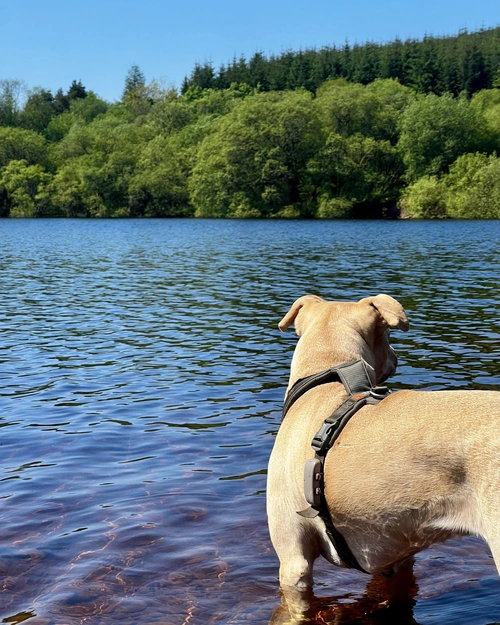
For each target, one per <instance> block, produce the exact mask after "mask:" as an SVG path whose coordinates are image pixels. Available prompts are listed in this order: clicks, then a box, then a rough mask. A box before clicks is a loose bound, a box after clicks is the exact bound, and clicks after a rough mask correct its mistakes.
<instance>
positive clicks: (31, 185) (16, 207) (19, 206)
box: [0, 160, 52, 217]
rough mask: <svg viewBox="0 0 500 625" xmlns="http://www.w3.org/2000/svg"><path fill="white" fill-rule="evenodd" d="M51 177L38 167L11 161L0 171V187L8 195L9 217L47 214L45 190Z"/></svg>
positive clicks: (20, 161) (24, 162) (25, 162)
mask: <svg viewBox="0 0 500 625" xmlns="http://www.w3.org/2000/svg"><path fill="white" fill-rule="evenodd" d="M51 178H52V176H51V175H50V174H48V173H47V172H45V171H44V169H43V167H41V166H40V165H30V164H29V163H28V161H25V160H15V161H11V162H10V163H9V164H8V165H7V166H6V167H4V168H3V169H2V171H1V175H0V187H3V188H4V189H5V191H6V192H7V195H8V200H9V205H10V216H11V217H38V216H41V215H43V214H44V213H45V214H46V213H48V212H50V211H49V204H48V201H47V196H46V193H45V191H46V188H47V186H48V185H49V183H50V180H51Z"/></svg>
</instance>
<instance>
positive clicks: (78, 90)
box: [66, 80, 87, 102]
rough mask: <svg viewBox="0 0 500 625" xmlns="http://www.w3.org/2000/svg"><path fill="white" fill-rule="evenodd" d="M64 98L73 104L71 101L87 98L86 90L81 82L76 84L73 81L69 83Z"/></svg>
mask: <svg viewBox="0 0 500 625" xmlns="http://www.w3.org/2000/svg"><path fill="white" fill-rule="evenodd" d="M66 97H67V98H68V100H69V102H73V100H82V99H83V98H86V97H87V90H86V89H85V87H84V86H83V84H82V81H81V80H79V81H78V82H77V81H76V80H74V81H73V82H72V83H71V85H70V88H69V89H68V93H67V94H66Z"/></svg>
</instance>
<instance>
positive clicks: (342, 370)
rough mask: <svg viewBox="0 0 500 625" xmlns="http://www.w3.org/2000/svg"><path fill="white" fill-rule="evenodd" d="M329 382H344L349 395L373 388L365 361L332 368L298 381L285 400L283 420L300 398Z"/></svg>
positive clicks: (356, 361)
mask: <svg viewBox="0 0 500 625" xmlns="http://www.w3.org/2000/svg"><path fill="white" fill-rule="evenodd" d="M329 382H342V384H343V385H344V388H345V390H346V391H347V394H348V395H355V394H356V393H365V392H366V391H369V390H371V388H372V385H371V382H370V376H369V375H368V370H367V368H366V364H365V363H364V361H363V360H353V361H351V362H345V363H343V364H341V365H338V366H336V367H331V368H330V369H325V370H324V371H320V372H319V373H315V374H313V375H310V376H308V377H306V378H300V380H297V382H295V384H294V385H293V386H292V388H291V389H290V391H289V392H288V394H287V396H286V398H285V403H284V404H283V416H282V419H284V418H285V415H286V413H287V412H288V411H289V410H290V408H291V406H292V405H293V404H294V403H295V402H296V401H297V399H299V397H302V395H304V394H305V393H307V391H309V390H311V389H312V388H315V387H316V386H320V385H321V384H327V383H329Z"/></svg>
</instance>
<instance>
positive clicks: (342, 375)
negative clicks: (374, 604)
mask: <svg viewBox="0 0 500 625" xmlns="http://www.w3.org/2000/svg"><path fill="white" fill-rule="evenodd" d="M337 381H338V382H342V384H343V385H344V388H345V389H346V391H347V394H348V397H347V398H346V399H345V400H344V401H343V402H342V404H341V405H340V406H339V407H338V408H337V409H336V410H335V411H334V412H333V413H332V414H331V415H330V416H329V417H328V418H327V419H325V420H324V422H323V423H322V425H321V428H320V429H319V430H318V432H317V433H316V435H315V436H314V438H313V440H312V442H311V446H312V448H313V450H314V452H315V457H314V458H312V459H311V460H308V461H307V462H306V466H305V470H304V491H305V496H306V500H307V502H308V503H309V504H310V507H309V508H306V510H302V511H300V512H298V513H297V514H300V515H301V516H303V517H305V518H314V517H316V516H319V517H320V518H321V519H322V520H323V522H324V524H325V529H326V533H327V535H328V538H329V539H330V541H331V542H332V544H333V546H334V547H335V550H336V551H337V553H338V556H339V558H340V559H341V560H342V561H343V562H344V563H345V564H346V565H347V566H348V567H350V568H354V569H357V570H358V571H361V572H363V573H368V571H365V569H363V568H362V567H361V565H360V564H359V562H358V561H357V560H356V557H355V556H354V554H353V553H352V551H351V550H350V548H349V545H348V544H347V542H346V540H345V538H344V537H343V536H342V534H341V533H340V532H339V531H338V530H337V529H336V527H335V525H334V524H333V521H332V519H331V516H330V512H329V510H328V506H327V504H326V499H325V495H324V463H325V458H326V454H327V453H328V451H329V450H330V449H331V447H332V446H333V444H334V443H335V441H336V440H337V438H338V437H339V436H340V433H341V432H342V430H343V429H344V427H345V426H346V425H347V423H348V422H349V419H350V418H351V417H352V416H353V415H354V414H356V412H358V410H360V409H361V408H362V407H363V406H365V405H366V404H368V403H369V404H376V403H378V402H379V401H381V400H382V399H384V398H385V397H386V396H387V395H388V394H389V393H390V390H389V389H388V388H386V387H373V386H372V384H371V380H370V376H369V375H368V370H367V368H366V364H365V363H364V361H362V360H355V361H352V362H347V363H343V364H341V365H338V366H337V367H332V368H330V369H326V370H325V371H321V372H320V373H316V374H314V375H311V376H308V377H307V378H301V379H300V380H298V381H297V382H296V383H295V384H294V385H293V386H292V388H291V389H290V392H289V393H288V395H287V397H286V400H285V403H284V406H283V418H285V415H286V413H287V412H288V410H289V409H290V407H291V406H292V404H294V403H295V402H296V401H297V399H298V398H299V397H301V396H302V395H304V393H307V391H309V390H310V389H312V388H315V387H316V386H318V385H320V384H326V383H328V382H337Z"/></svg>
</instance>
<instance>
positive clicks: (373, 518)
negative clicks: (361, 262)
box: [267, 294, 500, 600]
mask: <svg viewBox="0 0 500 625" xmlns="http://www.w3.org/2000/svg"><path fill="white" fill-rule="evenodd" d="M291 325H294V326H295V330H296V332H297V334H298V336H299V337H300V338H299V341H298V343H297V346H296V348H295V351H294V354H293V358H292V363H291V371H290V380H289V384H288V389H287V394H290V390H291V389H292V387H293V386H294V384H295V383H296V382H297V381H298V380H300V379H303V378H306V377H307V376H311V375H314V374H317V373H318V372H320V371H323V370H327V369H329V368H332V367H337V366H338V365H341V364H343V363H348V362H352V361H361V362H362V363H364V366H365V368H366V371H367V374H368V376H369V379H370V383H371V384H372V385H373V386H378V385H380V384H382V383H383V382H384V381H385V380H386V379H387V378H388V377H390V376H391V375H392V374H393V373H394V372H395V371H396V366H397V357H396V354H395V353H394V351H393V349H392V347H391V346H390V343H389V333H390V330H391V329H399V330H402V331H407V330H408V329H409V322H408V319H407V316H406V314H405V311H404V309H403V307H402V306H401V304H400V303H399V302H398V301H396V300H395V299H394V298H392V297H390V296H389V295H385V294H381V295H377V296H375V297H367V298H364V299H361V300H360V301H359V302H331V301H326V300H325V299H323V298H321V297H318V296H315V295H306V296H304V297H301V298H299V299H298V300H297V301H295V303H294V304H293V305H292V307H291V308H290V310H289V312H288V313H287V314H286V315H285V316H284V318H283V319H282V321H281V322H280V323H279V329H280V330H281V331H285V330H286V329H287V328H288V327H289V326H291ZM345 398H346V390H345V388H344V386H343V385H342V384H341V383H340V382H338V381H333V382H328V383H324V384H321V385H319V386H315V387H313V388H311V389H309V390H307V392H305V393H304V394H303V395H301V396H300V397H298V399H297V400H296V401H295V402H294V403H293V404H292V405H291V407H290V408H289V410H288V412H287V414H286V416H285V417H284V419H283V421H282V423H281V426H280V429H279V432H278V434H277V437H276V440H275V444H274V447H273V450H272V453H271V457H270V460H269V467H268V480H267V515H268V523H269V531H270V536H271V541H272V544H273V546H274V549H275V551H276V553H277V555H278V558H279V562H280V569H279V581H280V585H281V588H282V590H283V591H284V592H285V593H286V592H287V591H288V593H292V594H293V595H294V596H297V593H298V594H299V596H306V594H307V593H310V592H311V588H312V585H313V563H314V561H315V560H316V559H317V558H318V557H319V556H320V555H321V556H323V557H324V558H326V559H327V560H328V561H329V562H331V563H332V564H335V565H338V566H346V562H345V561H344V560H343V559H342V557H341V556H340V555H339V551H338V549H337V548H336V546H335V545H334V544H333V543H332V541H331V539H330V535H329V533H328V531H327V526H326V522H325V520H324V518H323V516H321V515H317V516H307V515H306V516H304V515H301V514H298V513H299V512H301V511H303V510H304V509H307V506H308V501H306V498H305V489H304V467H305V465H306V463H307V461H308V460H310V459H311V458H313V456H314V451H313V449H312V447H311V441H312V440H313V437H314V436H315V435H316V433H317V432H318V430H319V429H320V428H321V426H322V424H323V422H324V420H325V419H326V418H327V417H329V415H331V414H332V412H333V411H334V410H335V409H336V408H338V407H339V406H340V405H341V404H342V402H343V401H344V399H345ZM323 472H324V474H323V475H324V477H323V491H324V501H325V502H326V503H325V507H326V509H327V511H328V513H329V516H330V519H331V522H332V523H333V526H334V527H335V528H336V530H337V531H338V532H339V533H340V534H341V536H342V537H343V539H344V540H345V542H346V543H347V545H348V548H349V549H350V552H351V553H352V555H353V556H354V558H355V560H356V561H357V563H359V568H361V569H362V570H364V571H365V572H366V573H369V574H370V575H375V576H382V577H385V578H387V580H388V581H387V583H388V588H389V586H390V588H392V590H388V593H394V594H393V596H392V597H389V600H397V599H399V598H401V597H400V596H398V593H399V592H400V591H399V590H397V591H396V590H394V589H397V588H398V578H401V579H411V573H409V570H411V566H412V562H413V556H414V555H415V554H416V553H417V552H419V551H421V550H423V549H425V548H426V547H428V546H429V545H431V544H432V543H435V542H440V541H443V540H446V539H448V538H450V537H451V536H456V535H470V534H474V535H479V536H482V537H483V538H484V540H485V541H486V542H487V543H488V545H489V547H490V549H491V552H492V555H493V559H494V561H495V564H496V567H497V569H498V570H499V572H500V392H497V391H458V390H453V391H413V390H401V391H397V392H394V393H390V394H388V395H387V396H386V397H385V398H384V399H382V401H380V402H378V403H376V404H374V405H368V404H367V405H364V406H363V407H361V408H360V409H359V411H358V412H357V413H356V414H354V415H353V416H352V417H351V419H350V420H349V421H348V423H347V425H346V426H345V428H344V429H343V430H342V432H341V433H340V435H339V436H338V438H337V440H336V441H335V442H334V444H333V446H332V448H331V449H330V450H329V451H328V453H327V454H326V458H325V460H324V467H323Z"/></svg>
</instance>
